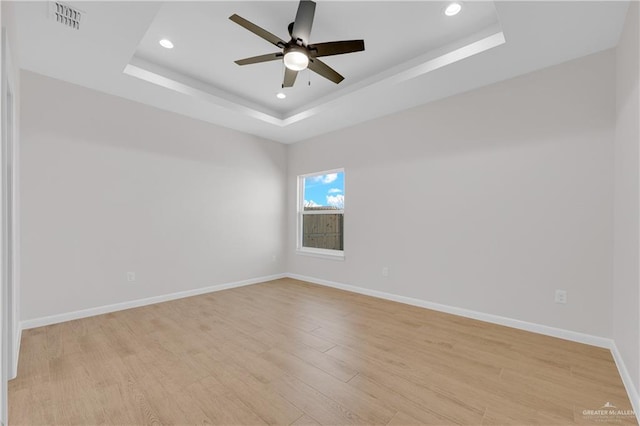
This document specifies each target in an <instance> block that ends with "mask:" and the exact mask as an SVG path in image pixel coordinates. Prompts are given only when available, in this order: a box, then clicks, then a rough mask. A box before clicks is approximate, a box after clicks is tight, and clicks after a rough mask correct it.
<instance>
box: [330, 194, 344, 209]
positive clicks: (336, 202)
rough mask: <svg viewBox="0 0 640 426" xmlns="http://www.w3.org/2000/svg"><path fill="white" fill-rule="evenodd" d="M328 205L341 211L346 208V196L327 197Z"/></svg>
mask: <svg viewBox="0 0 640 426" xmlns="http://www.w3.org/2000/svg"><path fill="white" fill-rule="evenodd" d="M327 204H328V205H330V206H333V207H337V208H339V209H342V208H344V195H342V194H338V195H327Z"/></svg>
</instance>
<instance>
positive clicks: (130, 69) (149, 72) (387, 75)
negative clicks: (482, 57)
mask: <svg viewBox="0 0 640 426" xmlns="http://www.w3.org/2000/svg"><path fill="white" fill-rule="evenodd" d="M505 42H506V39H505V36H504V33H503V32H502V29H501V27H500V25H499V24H495V25H492V26H490V27H488V28H485V29H484V30H482V31H480V32H478V33H476V34H474V35H473V36H471V37H469V38H466V39H464V40H459V41H457V42H455V43H452V44H450V45H448V46H444V47H442V48H439V49H436V50H433V51H431V52H428V53H426V54H424V55H421V56H419V57H417V58H414V59H412V60H410V61H407V62H405V63H402V64H400V65H397V66H395V67H393V68H391V69H389V70H386V71H383V72H381V73H379V74H377V75H374V76H372V77H370V78H367V79H365V80H362V81H360V82H358V83H355V84H352V85H351V86H347V87H345V88H344V89H343V90H340V91H338V92H335V93H333V94H331V95H328V96H325V97H322V98H320V99H318V100H316V101H315V102H313V103H311V104H308V105H306V106H305V107H302V108H300V109H298V110H297V111H293V112H291V113H288V114H279V113H277V112H275V111H271V110H269V109H267V108H264V107H261V106H260V105H257V104H254V103H251V102H249V101H247V100H246V99H243V98H241V97H238V96H235V95H233V94H231V93H228V92H226V91H224V90H221V89H219V88H217V87H215V86H213V85H211V84H207V83H205V82H203V81H201V80H198V79H195V78H192V77H189V76H187V75H185V74H182V73H179V72H176V71H173V70H171V69H169V68H167V67H163V66H161V65H158V64H155V63H152V62H150V61H147V60H144V59H141V58H138V57H136V56H135V55H134V56H133V57H132V58H131V60H130V61H129V63H128V64H127V65H126V66H125V68H124V70H123V73H124V74H127V75H129V76H132V77H135V78H138V79H141V80H144V81H146V82H149V83H152V84H155V85H158V86H161V87H164V88H166V89H169V90H172V91H175V92H178V93H181V94H183V95H187V96H192V97H194V98H197V99H201V100H204V101H206V102H209V103H211V104H214V105H216V106H218V107H222V108H225V109H227V110H229V111H233V112H237V113H240V114H243V115H245V116H247V117H249V118H253V119H257V120H260V121H263V122H265V123H268V124H271V125H274V126H278V127H287V126H289V125H291V124H294V123H298V122H300V121H303V120H305V119H308V118H310V117H313V116H314V115H316V114H319V113H321V112H322V111H325V110H326V109H328V108H330V107H331V104H333V103H335V102H337V101H339V100H340V101H342V100H344V99H345V98H348V97H349V96H352V95H354V94H356V93H361V92H364V91H367V92H369V93H374V92H375V91H378V90H380V91H381V90H384V89H387V88H389V87H390V86H393V85H395V84H398V83H401V82H404V81H407V80H411V79H414V78H417V77H419V76H421V75H424V74H427V73H429V72H432V71H435V70H437V69H440V68H443V67H446V66H447V65H451V64H453V63H455V62H458V61H461V60H463V59H466V58H469V57H471V56H474V55H477V54H479V53H482V52H485V51H487V50H490V49H493V48H494V47H497V46H500V45H502V44H504V43H505Z"/></svg>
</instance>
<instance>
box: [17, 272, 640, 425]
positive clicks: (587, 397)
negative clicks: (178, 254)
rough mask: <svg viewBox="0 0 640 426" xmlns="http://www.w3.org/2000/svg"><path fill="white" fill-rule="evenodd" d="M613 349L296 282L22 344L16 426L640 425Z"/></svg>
mask: <svg viewBox="0 0 640 426" xmlns="http://www.w3.org/2000/svg"><path fill="white" fill-rule="evenodd" d="M607 402H609V403H610V404H613V405H615V406H616V407H617V408H618V409H619V410H631V404H630V403H629V400H628V397H627V395H626V393H625V390H624V387H623V384H622V381H621V379H620V376H619V374H618V372H617V369H616V366H615V364H614V361H613V359H612V357H611V354H610V353H609V351H608V350H605V349H600V348H596V347H592V346H587V345H582V344H578V343H573V342H569V341H565V340H560V339H555V338H551V337H546V336H541V335H537V334H533V333H528V332H525V331H520V330H515V329H511V328H508V327H502V326H498V325H493V324H488V323H484V322H480V321H474V320H470V319H466V318H461V317H456V316H453V315H447V314H443V313H439V312H435V311H430V310H426V309H421V308H417V307H412V306H407V305H402V304H398V303H394V302H389V301H384V300H379V299H375V298H371V297H366V296H362V295H358V294H353V293H349V292H344V291H340V290H335V289H331V288H325V287H320V286H316V285H312V284H308V283H304V282H301V281H296V280H292V279H282V280H276V281H271V282H268V283H262V284H257V285H252V286H247V287H241V288H236V289H232V290H225V291H221V292H216V293H210V294H206V295H202V296H196V297H190V298H186V299H180V300H176V301H172V302H167V303H161V304H157V305H152V306H146V307H142V308H137V309H130V310H126V311H121V312H116V313H112V314H107V315H101V316H96V317H91V318H86V319H81V320H76V321H70V322H66V323H63V324H56V325H51V326H47V327H41V328H36V329H32V330H27V331H25V332H24V333H23V335H22V346H21V351H20V364H19V371H18V377H17V378H16V379H14V380H12V381H11V382H10V386H9V422H10V424H11V425H29V424H31V425H36V424H37V425H45V424H46V425H49V424H56V425H63V424H77V425H94V424H119V425H124V424H127V425H138V424H158V425H159V424H223V425H259V424H279V425H318V424H324V425H347V424H349V425H350V424H363V425H394V426H397V425H414V424H426V425H445V424H461V425H496V424H517V425H524V424H527V425H529V424H540V425H555V424H558V425H559V424H593V425H598V424H602V423H607V422H610V423H616V424H621V423H622V424H637V423H636V420H635V418H634V417H631V416H622V417H616V416H593V415H591V416H590V415H584V410H598V409H600V408H601V407H602V406H604V405H605V404H606V403H607Z"/></svg>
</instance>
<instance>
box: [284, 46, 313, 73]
mask: <svg viewBox="0 0 640 426" xmlns="http://www.w3.org/2000/svg"><path fill="white" fill-rule="evenodd" d="M308 65H309V57H308V56H307V53H306V51H305V50H304V49H303V48H301V47H297V46H294V47H291V48H289V49H287V50H286V51H285V53H284V66H285V67H287V68H289V69H290V70H291V71H302V70H303V69H306V68H307V66H308Z"/></svg>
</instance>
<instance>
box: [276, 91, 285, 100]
mask: <svg viewBox="0 0 640 426" xmlns="http://www.w3.org/2000/svg"><path fill="white" fill-rule="evenodd" d="M286 97H287V95H285V94H284V93H282V92H278V93H276V98H278V99H284V98H286Z"/></svg>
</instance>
